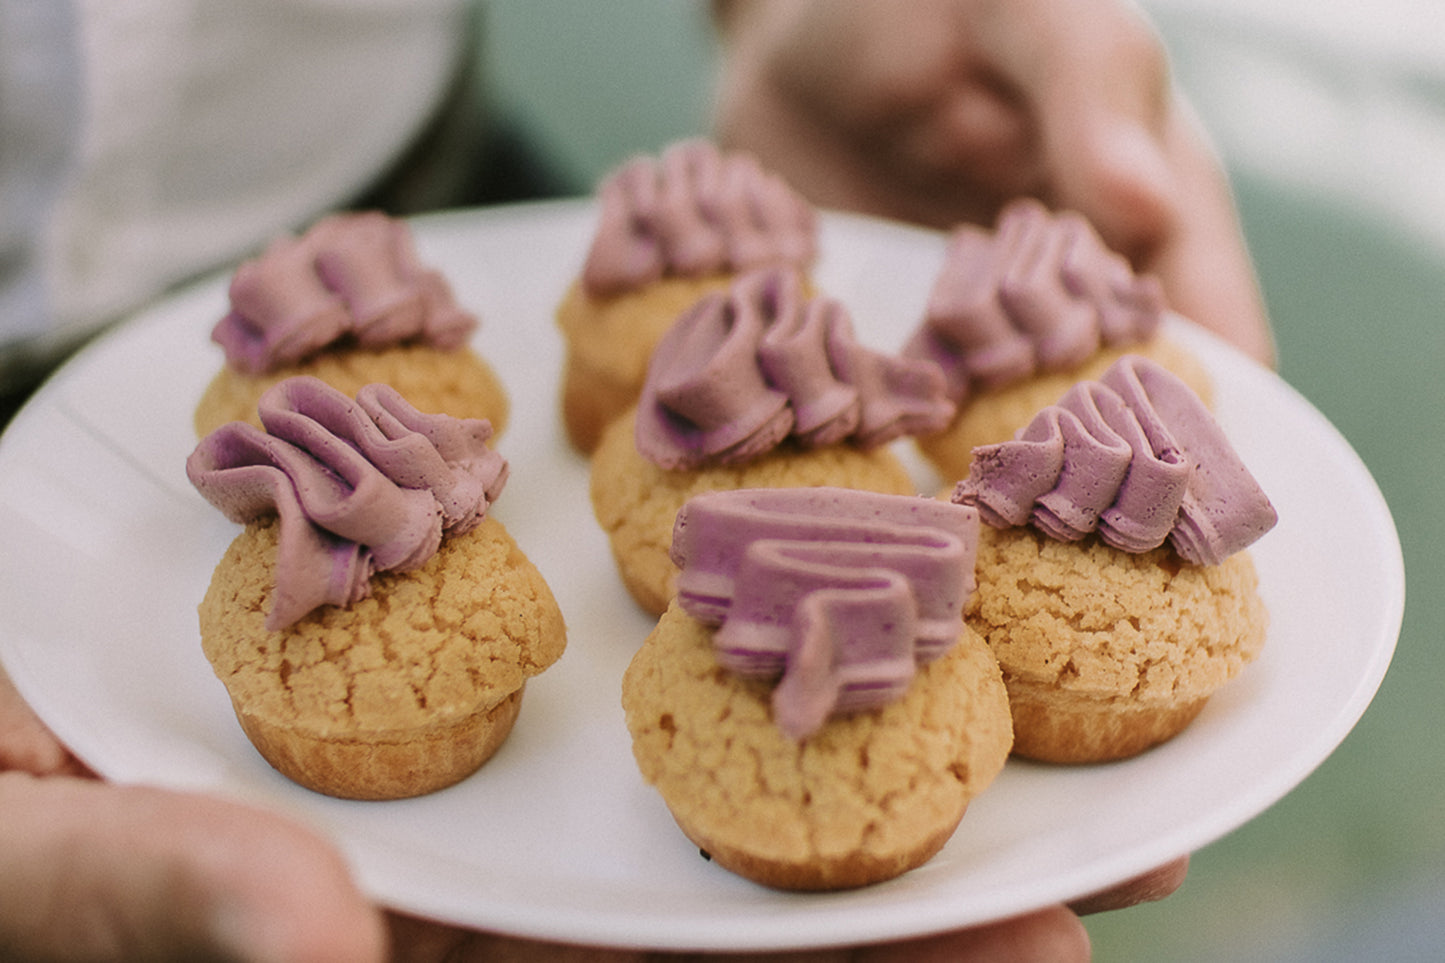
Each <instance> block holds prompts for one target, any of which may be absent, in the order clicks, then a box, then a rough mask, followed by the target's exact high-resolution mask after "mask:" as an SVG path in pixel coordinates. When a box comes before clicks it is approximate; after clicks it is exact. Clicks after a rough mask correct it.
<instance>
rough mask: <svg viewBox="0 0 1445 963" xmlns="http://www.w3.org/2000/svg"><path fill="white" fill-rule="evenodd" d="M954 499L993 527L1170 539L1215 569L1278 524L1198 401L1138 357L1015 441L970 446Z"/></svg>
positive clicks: (1130, 544)
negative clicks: (968, 460)
mask: <svg viewBox="0 0 1445 963" xmlns="http://www.w3.org/2000/svg"><path fill="white" fill-rule="evenodd" d="M953 498H954V501H956V502H959V503H961V504H967V505H972V506H976V507H977V508H978V510H979V512H980V515H981V517H982V519H983V521H985V522H987V523H988V524H990V525H992V526H994V527H996V528H1003V527H1007V526H1021V525H1029V524H1032V525H1033V526H1034V527H1035V528H1037V529H1039V530H1040V531H1042V532H1044V533H1045V534H1047V535H1049V536H1050V537H1052V538H1055V539H1059V540H1061V541H1075V540H1078V539H1080V538H1083V537H1084V536H1085V535H1087V534H1089V533H1090V532H1094V531H1097V532H1098V533H1099V537H1100V538H1101V539H1103V541H1104V542H1105V543H1107V544H1109V545H1112V546H1114V547H1115V548H1118V549H1121V550H1123V551H1127V552H1145V551H1149V550H1150V549H1153V548H1158V547H1159V546H1160V545H1162V544H1164V543H1165V541H1168V542H1169V544H1171V545H1172V546H1173V548H1174V550H1175V551H1176V552H1177V553H1178V554H1179V556H1180V557H1181V558H1183V559H1184V560H1186V561H1188V562H1192V563H1194V564H1197V565H1218V564H1219V563H1220V562H1223V561H1224V560H1225V559H1226V558H1228V557H1229V556H1230V555H1233V554H1234V553H1235V552H1238V551H1241V550H1242V549H1244V548H1247V547H1248V546H1249V545H1251V544H1253V543H1254V542H1255V541H1256V540H1257V539H1259V538H1260V537H1261V536H1262V535H1264V533H1265V532H1267V531H1269V530H1270V529H1271V528H1273V527H1274V525H1275V522H1276V521H1277V520H1278V516H1277V514H1276V512H1275V509H1274V506H1273V505H1272V504H1271V503H1270V501H1269V498H1268V497H1267V496H1266V495H1265V493H1264V491H1263V490H1262V489H1261V488H1260V486H1259V483H1258V482H1257V481H1256V480H1255V478H1254V476H1253V475H1252V474H1250V472H1249V469H1248V468H1246V467H1245V465H1244V463H1243V462H1242V461H1241V460H1240V458H1239V455H1238V454H1237V453H1236V452H1235V450H1234V448H1233V446H1232V445H1230V443H1229V440H1228V438H1226V437H1225V435H1224V431H1223V429H1221V428H1220V426H1219V424H1218V422H1217V421H1216V420H1215V419H1214V416H1213V415H1212V414H1211V413H1210V411H1209V409H1208V408H1207V407H1205V405H1204V403H1203V402H1202V401H1201V400H1200V399H1199V397H1198V396H1197V395H1196V394H1195V393H1194V392H1193V391H1192V390H1190V388H1189V387H1188V386H1187V385H1186V384H1184V382H1183V381H1181V380H1179V378H1178V377H1176V376H1175V375H1174V374H1172V373H1171V372H1169V371H1168V369H1166V368H1164V367H1163V366H1161V365H1158V364H1156V363H1154V362H1152V361H1149V360H1147V359H1145V358H1143V357H1140V356H1138V355H1125V356H1124V357H1123V358H1120V359H1119V360H1118V361H1116V362H1115V363H1114V364H1113V365H1111V366H1110V367H1109V369H1108V370H1107V371H1106V372H1104V374H1103V375H1102V376H1101V377H1100V379H1099V380H1098V381H1096V382H1079V383H1078V384H1076V385H1074V387H1072V388H1071V389H1069V391H1068V393H1067V394H1065V395H1064V397H1063V398H1062V399H1061V400H1060V401H1059V403H1058V404H1056V405H1052V406H1050V407H1048V408H1046V409H1044V410H1043V411H1041V412H1040V413H1039V414H1038V415H1036V416H1035V417H1034V419H1033V420H1032V421H1031V422H1029V424H1028V425H1026V426H1024V427H1023V428H1022V429H1020V431H1019V433H1018V435H1017V436H1016V437H1015V438H1014V439H1013V440H1012V441H1006V442H1003V443H1000V444H996V445H985V446H981V447H979V448H975V449H974V450H973V461H972V465H971V468H970V470H969V475H968V477H967V478H966V479H964V480H962V481H960V482H959V483H958V485H957V487H956V489H955V491H954V496H953Z"/></svg>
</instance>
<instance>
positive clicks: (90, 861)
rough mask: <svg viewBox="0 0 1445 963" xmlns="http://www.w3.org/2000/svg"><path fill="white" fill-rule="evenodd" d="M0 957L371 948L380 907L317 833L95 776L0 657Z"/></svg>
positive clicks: (272, 954)
mask: <svg viewBox="0 0 1445 963" xmlns="http://www.w3.org/2000/svg"><path fill="white" fill-rule="evenodd" d="M0 813H4V817H3V818H0V959H6V960H9V959H19V960H29V959H70V960H116V959H156V960H165V959H175V960H195V959H237V960H266V961H271V963H281V961H297V963H302V961H308V963H328V961H336V963H343V961H345V963H359V961H368V960H374V961H380V960H381V959H382V958H383V956H384V953H385V946H386V942H385V941H386V937H385V931H384V928H383V921H382V915H381V913H380V911H378V910H377V909H376V908H375V907H373V906H372V905H370V904H369V903H368V902H367V901H366V899H365V898H364V897H363V896H362V895H361V894H360V892H359V891H358V890H357V889H356V887H355V886H354V885H353V883H352V882H351V879H350V877H349V875H348V873H347V869H346V867H345V865H344V863H343V861H342V859H341V857H340V856H339V855H338V854H337V853H335V852H334V851H333V850H332V848H331V847H330V846H329V845H328V844H326V843H325V842H324V841H323V840H322V839H321V838H320V837H318V836H316V835H315V834H313V833H311V832H310V831H309V830H306V829H304V828H303V827H301V826H299V825H297V824H295V823H292V822H290V821H288V820H285V819H283V818H281V817H280V816H277V815H273V814H271V813H267V812H264V811H262V810H259V809H255V808H252V807H249V806H243V805H240V804H237V803H230V802H224V801H222V800H219V799H213V798H210V797H206V796H200V795H188V794H182V793H175V792H167V791H164V790H160V789H152V788H147V787H141V786H115V785H109V784H106V783H103V782H101V781H99V780H98V779H96V778H94V777H93V776H92V775H91V774H90V773H89V772H88V771H87V770H86V769H85V767H84V766H83V765H82V764H81V763H80V762H79V761H77V760H76V759H75V758H74V757H73V756H71V755H70V753H69V752H67V751H66V750H65V748H64V747H63V746H62V745H61V744H60V743H59V741H57V740H56V739H55V737H54V736H53V735H52V734H51V733H50V731H49V730H48V729H47V728H46V727H45V726H44V724H43V723H41V721H40V720H39V719H38V718H37V717H36V716H35V714H34V713H33V712H32V711H31V709H30V707H29V706H28V705H26V704H25V702H24V701H23V700H22V699H21V698H20V696H19V694H18V693H17V692H16V691H15V688H14V686H13V685H12V684H11V682H10V680H9V678H8V676H6V675H5V673H4V671H3V669H0Z"/></svg>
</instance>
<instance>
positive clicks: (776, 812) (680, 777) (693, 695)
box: [622, 603, 1011, 890]
mask: <svg viewBox="0 0 1445 963" xmlns="http://www.w3.org/2000/svg"><path fill="white" fill-rule="evenodd" d="M770 692H771V687H770V686H768V685H766V684H764V683H759V682H755V681H747V680H743V679H740V678H739V677H737V676H735V675H733V674H732V673H730V672H728V671H726V670H725V669H723V668H722V667H721V666H719V665H718V663H717V661H716V659H715V658H714V657H713V653H712V631H711V630H710V629H708V628H707V627H706V626H703V625H702V624H701V623H699V622H697V621H695V620H694V619H692V618H691V617H690V616H688V615H687V614H686V613H685V612H683V611H682V609H681V608H680V607H678V606H677V605H676V604H675V603H674V604H673V605H672V606H671V607H670V608H669V609H668V610H667V612H666V613H665V614H664V615H663V616H662V618H661V619H660V620H659V621H658V624H657V627H656V629H654V630H653V632H652V634H651V635H650V636H649V637H648V639H647V641H646V642H645V643H644V644H643V646H642V648H641V649H639V650H638V652H637V654H636V655H635V656H634V657H633V659H632V663H631V664H630V665H629V666H628V669H627V672H626V673H625V674H624V676H623V681H622V705H623V708H624V709H625V710H626V715H627V727H628V730H629V731H630V732H631V733H632V740H633V742H632V751H633V756H634V757H635V758H636V760H637V765H638V768H639V769H640V770H641V772H642V776H643V778H644V779H645V780H646V781H647V782H648V783H650V784H652V785H653V786H655V787H656V788H657V790H658V791H659V792H660V793H661V795H662V798H663V800H664V801H665V802H666V804H667V806H668V809H669V810H670V811H671V812H672V815H673V818H674V819H675V820H676V822H677V824H678V827H679V828H680V829H681V830H682V832H683V833H684V834H685V835H686V836H687V837H688V838H689V839H690V840H692V841H693V842H694V843H695V844H697V845H698V846H699V847H701V848H702V850H703V851H704V852H705V853H706V854H707V855H708V856H709V857H710V858H711V859H712V860H714V861H715V862H717V863H718V864H719V865H721V866H723V867H725V868H726V869H729V870H731V871H732V872H734V873H737V874H739V875H741V876H743V877H746V878H748V879H751V880H753V881H755V882H757V883H761V884H763V885H765V886H771V887H775V888H780V889H789V890H832V889H845V888H851V887H857V886H865V885H868V884H870V883H875V882H881V881H883V880H885V879H891V878H892V877H894V876H898V875H899V874H901V873H904V872H906V871H908V870H909V869H912V868H914V867H916V866H919V865H922V864H923V863H924V862H926V861H927V860H928V859H930V858H931V857H932V856H933V855H934V854H935V853H937V852H938V850H939V849H941V848H942V847H943V845H944V844H945V843H946V842H947V841H948V839H949V837H950V836H952V835H953V832H954V829H955V828H956V827H957V826H958V823H959V820H960V819H961V818H962V817H963V813H964V810H965V808H967V806H968V803H969V802H970V801H971V800H972V799H973V798H975V797H976V796H977V795H978V794H979V793H980V792H982V791H983V790H984V788H985V787H986V786H988V785H989V783H991V782H992V781H993V779H994V777H995V776H997V775H998V773H999V771H1000V770H1001V769H1002V768H1003V765H1004V762H1005V760H1006V759H1007V757H1008V752H1009V745H1010V741H1011V731H1010V723H1009V711H1008V701H1007V696H1006V695H1005V692H1004V688H1003V683H1002V680H1001V678H1000V676H999V670H998V665H997V663H996V662H995V661H994V660H993V658H992V656H991V655H990V654H989V652H988V649H987V648H986V647H985V646H984V645H983V643H982V641H981V640H980V639H979V638H978V637H977V636H976V635H975V634H974V633H973V632H972V631H971V630H968V629H965V631H964V633H963V636H962V637H961V638H960V640H959V642H958V644H957V645H955V646H954V647H953V648H952V649H950V650H949V651H948V652H947V653H945V654H944V655H943V656H941V657H939V658H938V659H937V660H935V661H934V662H932V663H930V664H929V665H927V666H924V667H923V668H922V669H920V671H919V674H918V676H917V678H916V679H915V680H914V682H913V685H912V686H910V688H909V689H908V692H907V694H906V695H905V696H904V697H903V698H902V699H901V700H899V701H897V702H894V703H892V704H890V705H888V706H886V707H885V708H883V709H881V710H877V711H873V712H865V713H859V714H857V715H853V716H848V717H845V718H840V719H834V720H832V721H830V722H829V723H828V724H827V725H826V726H824V728H823V729H821V730H819V731H818V732H817V733H816V734H814V735H813V736H810V737H809V738H808V739H807V740H805V741H803V742H801V743H797V742H793V741H791V740H789V739H788V738H787V737H786V736H784V735H783V733H782V731H781V730H779V729H778V727H777V726H776V725H775V724H774V722H773V720H772V713H771V707H770V700H769V694H770Z"/></svg>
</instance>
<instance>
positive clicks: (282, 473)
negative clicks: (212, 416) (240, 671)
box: [186, 377, 507, 630]
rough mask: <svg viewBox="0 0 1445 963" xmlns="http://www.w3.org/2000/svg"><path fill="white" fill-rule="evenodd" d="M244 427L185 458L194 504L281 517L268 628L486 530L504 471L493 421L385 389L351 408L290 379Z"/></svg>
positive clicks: (367, 390) (221, 433)
mask: <svg viewBox="0 0 1445 963" xmlns="http://www.w3.org/2000/svg"><path fill="white" fill-rule="evenodd" d="M259 413H260V417H261V422H262V424H263V425H264V426H265V430H264V431H263V430H261V429H259V428H256V427H255V426H253V425H249V424H246V423H243V422H231V423H229V424H226V425H223V426H221V427H220V428H218V429H216V430H215V431H213V432H211V434H209V435H207V436H206V437H205V438H203V439H202V440H201V442H200V444H198V445H197V446H196V448H195V450H194V451H193V452H192V453H191V455H190V457H189V458H188V459H187V460H186V474H187V476H188V477H189V478H190V480H191V483H192V484H193V485H194V486H195V487H196V489H197V490H198V491H199V492H200V493H201V495H202V496H203V497H204V498H205V499H206V500H207V501H209V502H210V503H211V504H212V505H215V506H216V507H217V508H219V509H220V510H221V511H222V513H224V514H225V516H226V517H227V518H229V519H230V520H231V521H234V522H238V523H242V524H244V523H246V522H249V521H252V520H254V519H258V518H261V517H264V516H266V515H272V514H274V515H276V516H278V518H279V523H280V534H279V548H278V554H277V561H276V590H275V597H274V602H273V604H272V608H271V611H270V612H269V613H267V616H266V627H267V628H268V629H272V630H276V629H282V628H285V627H286V626H289V625H291V624H293V623H295V622H296V621H298V620H299V619H301V618H302V617H303V616H304V615H306V614H307V613H308V612H310V611H311V610H313V609H315V608H317V607H319V606H322V605H338V606H346V605H350V604H351V603H353V602H355V601H358V600H360V599H363V598H365V597H367V596H368V595H369V594H370V581H369V580H370V578H371V576H372V574H373V573H375V572H378V571H393V572H404V571H408V570H411V569H415V568H417V567H419V566H421V565H422V564H423V563H425V562H426V561H427V559H429V558H431V556H432V555H434V554H435V553H436V550H437V547H438V546H439V545H440V543H441V539H442V536H443V535H444V534H446V535H460V534H463V533H465V532H468V531H470V530H471V529H473V528H475V527H476V526H477V525H479V524H481V521H482V519H483V518H484V517H485V515H486V512H487V508H488V507H489V506H490V504H491V503H492V502H493V501H495V500H496V498H497V496H498V495H499V494H501V491H502V488H503V486H504V485H505V484H506V479H507V462H506V460H505V459H504V458H503V457H502V456H501V455H499V454H497V453H496V452H494V451H492V450H491V449H490V448H489V447H488V446H487V442H488V440H489V439H490V438H491V436H492V426H491V423H490V422H487V421H485V420H477V419H470V418H469V419H461V418H453V417H451V416H449V415H440V414H426V413H423V412H419V411H417V410H416V409H415V408H413V407H412V406H411V405H410V404H409V403H407V401H406V400H405V399H404V398H402V397H401V395H400V394H398V393H397V391H396V390H395V389H394V388H392V387H390V386H389V385H383V384H372V385H367V386H366V387H364V388H362V389H361V391H360V392H358V394H357V396H356V399H355V400H352V399H351V398H348V397H347V396H346V395H344V394H343V393H341V392H340V391H337V390H336V389H335V388H332V387H330V386H329V385H327V384H325V383H324V382H322V381H320V380H318V379H316V378H311V377H296V378H288V379H286V380H285V381H282V382H280V383H279V384H277V385H274V386H273V387H271V388H270V389H269V390H267V392H266V393H265V394H264V395H263V396H262V397H261V401H260V404H259Z"/></svg>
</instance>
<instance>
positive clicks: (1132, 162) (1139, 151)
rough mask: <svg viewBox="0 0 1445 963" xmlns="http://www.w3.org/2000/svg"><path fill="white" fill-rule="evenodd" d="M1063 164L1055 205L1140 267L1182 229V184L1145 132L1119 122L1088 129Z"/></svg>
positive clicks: (1056, 181)
mask: <svg viewBox="0 0 1445 963" xmlns="http://www.w3.org/2000/svg"><path fill="white" fill-rule="evenodd" d="M1059 163H1060V164H1061V165H1062V167H1061V169H1060V170H1059V171H1058V173H1057V175H1056V176H1055V177H1054V178H1053V182H1054V183H1055V184H1056V185H1058V195H1059V196H1058V197H1057V198H1055V203H1056V205H1057V206H1059V207H1063V208H1069V209H1072V210H1076V211H1078V212H1079V213H1081V214H1083V215H1084V216H1085V217H1087V218H1088V219H1089V221H1090V222H1091V223H1093V225H1094V227H1095V229H1096V230H1098V232H1099V234H1100V236H1101V237H1103V239H1104V242H1105V243H1106V244H1107V245H1108V246H1109V247H1110V248H1111V249H1113V250H1115V251H1118V252H1119V253H1121V254H1123V255H1124V256H1125V257H1127V258H1129V260H1130V261H1131V262H1132V263H1133V264H1135V265H1136V266H1139V265H1143V264H1147V263H1148V262H1149V261H1150V260H1151V259H1152V258H1153V257H1154V256H1155V254H1156V253H1157V252H1158V251H1160V250H1161V249H1163V248H1164V247H1165V246H1166V245H1167V244H1168V243H1169V240H1170V238H1171V237H1172V236H1173V234H1174V233H1175V231H1176V230H1177V229H1178V216H1179V215H1178V203H1177V195H1178V185H1177V183H1176V179H1175V177H1174V173H1173V171H1172V170H1171V169H1170V167H1169V164H1168V161H1167V159H1166V157H1165V153H1164V149H1163V146H1162V145H1161V143H1160V142H1159V141H1158V139H1157V138H1155V137H1154V135H1153V134H1152V133H1150V132H1149V131H1148V130H1146V129H1145V128H1143V127H1141V126H1138V125H1136V124H1132V123H1127V122H1120V123H1116V124H1110V125H1107V126H1101V127H1099V128H1097V129H1093V130H1090V131H1088V132H1087V133H1085V134H1083V135H1082V136H1081V138H1080V141H1079V146H1078V147H1077V149H1076V150H1074V151H1073V152H1072V156H1070V157H1064V158H1061V159H1060V161H1059Z"/></svg>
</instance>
